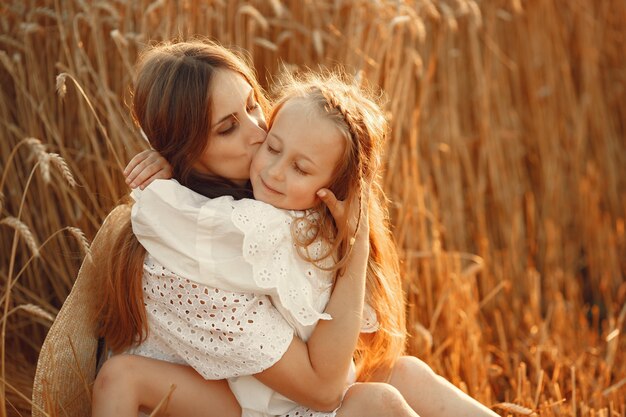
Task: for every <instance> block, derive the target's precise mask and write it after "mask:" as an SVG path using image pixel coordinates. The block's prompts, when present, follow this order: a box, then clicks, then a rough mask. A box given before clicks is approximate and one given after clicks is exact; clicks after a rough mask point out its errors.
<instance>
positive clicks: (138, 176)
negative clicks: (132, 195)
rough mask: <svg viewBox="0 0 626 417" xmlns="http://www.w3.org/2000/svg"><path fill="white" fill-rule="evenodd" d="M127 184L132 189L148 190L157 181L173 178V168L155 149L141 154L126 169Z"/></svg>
mask: <svg viewBox="0 0 626 417" xmlns="http://www.w3.org/2000/svg"><path fill="white" fill-rule="evenodd" d="M124 176H126V184H128V185H129V186H130V188H135V187H139V188H140V189H142V190H143V189H144V188H146V187H147V186H148V185H149V184H150V183H151V182H152V181H154V180H156V179H164V180H169V179H170V178H172V167H171V166H170V164H169V162H167V160H166V159H165V158H163V157H162V156H161V154H160V153H158V152H157V151H155V150H153V149H147V150H145V151H143V152H139V153H138V154H137V155H135V156H134V157H133V159H131V160H130V162H129V163H128V165H126V168H124Z"/></svg>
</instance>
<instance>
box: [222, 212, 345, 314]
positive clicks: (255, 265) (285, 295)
mask: <svg viewBox="0 0 626 417" xmlns="http://www.w3.org/2000/svg"><path fill="white" fill-rule="evenodd" d="M302 215H303V213H302V212H293V211H292V212H288V211H285V210H280V209H277V208H275V207H273V206H271V205H269V204H265V203H262V202H259V201H255V200H241V201H238V202H237V205H235V206H234V208H233V211H232V215H231V219H232V221H233V224H234V225H235V226H236V227H237V228H238V229H239V230H241V232H242V233H243V258H244V260H245V261H246V262H247V263H248V264H250V265H251V266H252V278H253V279H254V281H255V283H256V284H257V285H258V286H259V287H260V288H264V289H267V288H273V289H275V290H276V291H277V293H278V298H279V300H280V302H281V304H282V305H283V306H284V307H285V308H286V309H287V310H288V311H290V312H291V313H292V314H293V315H294V317H295V319H296V320H297V321H298V322H299V323H300V324H302V325H305V326H307V325H311V324H315V323H316V322H317V321H318V320H320V319H322V320H330V319H331V317H330V315H328V314H326V313H322V311H323V310H324V308H325V305H326V301H327V300H328V299H327V298H326V299H325V300H324V303H323V305H320V303H318V302H317V298H318V297H316V296H317V295H318V294H312V291H313V292H314V293H315V292H316V291H315V290H316V289H317V288H316V287H319V286H320V285H323V286H328V285H332V282H333V276H334V272H333V271H323V270H321V269H319V268H317V267H316V266H315V265H313V264H312V263H310V262H308V261H306V260H304V259H302V257H301V256H300V255H299V254H298V249H297V246H296V244H295V243H294V242H293V238H294V237H293V234H292V229H291V228H292V222H293V221H298V220H297V219H298V217H301V216H302ZM296 226H297V227H296V230H295V232H296V234H297V233H304V231H303V227H302V222H298V223H297V224H296ZM325 249H326V245H324V244H323V243H322V242H321V241H320V240H317V241H315V242H313V243H312V244H311V245H309V247H308V255H309V256H310V257H311V258H312V259H313V260H319V259H321V258H322V255H323V254H324V250H325ZM332 263H333V260H332V258H330V257H329V258H327V259H324V260H323V261H322V265H321V266H323V267H325V268H329V267H331V266H332ZM312 295H315V296H312Z"/></svg>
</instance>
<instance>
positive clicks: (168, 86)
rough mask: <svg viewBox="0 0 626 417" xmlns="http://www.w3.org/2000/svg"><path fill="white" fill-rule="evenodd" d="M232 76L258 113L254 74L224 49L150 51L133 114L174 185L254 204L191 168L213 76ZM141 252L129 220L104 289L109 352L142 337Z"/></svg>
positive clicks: (102, 326)
mask: <svg viewBox="0 0 626 417" xmlns="http://www.w3.org/2000/svg"><path fill="white" fill-rule="evenodd" d="M218 70H230V71H234V72H236V73H238V74H240V75H241V76H242V77H244V78H245V79H246V81H247V82H248V83H249V84H250V85H251V86H252V88H253V90H254V93H255V99H256V100H257V102H258V103H259V105H260V106H261V108H262V110H263V111H267V109H268V102H267V99H266V98H265V95H264V93H263V91H262V89H261V88H260V86H259V84H258V82H257V81H256V78H255V76H254V73H253V71H252V70H251V68H250V66H249V65H247V64H246V62H245V61H244V60H243V59H242V58H241V57H239V56H237V55H236V54H234V53H233V52H231V51H229V50H228V49H226V48H224V47H222V46H220V45H218V44H215V43H211V42H207V41H188V42H179V43H163V44H160V45H157V46H154V47H151V48H149V49H148V50H147V51H146V52H144V53H143V54H142V56H141V57H140V60H139V63H138V72H137V74H138V75H137V80H136V82H135V86H134V91H133V100H132V114H133V117H134V119H135V121H136V123H137V124H138V125H139V127H140V128H141V129H142V130H143V132H144V133H145V135H146V137H147V138H148V141H149V142H150V145H151V146H152V148H153V149H155V150H156V151H158V152H159V153H160V154H161V155H162V156H163V157H164V158H165V159H167V161H168V162H169V164H170V165H171V166H172V169H173V178H175V179H176V180H178V182H180V183H181V184H182V185H184V186H186V187H188V188H190V189H192V190H194V191H196V192H198V193H200V194H203V195H205V196H207V197H218V196H223V195H231V196H233V197H234V198H235V199H240V198H244V197H250V198H251V197H252V192H251V189H250V187H249V186H247V187H241V186H238V185H236V184H235V183H233V182H232V181H230V180H228V179H226V178H221V177H216V176H212V175H207V174H202V173H200V172H198V171H196V170H195V169H194V168H193V165H194V163H195V162H196V160H197V158H198V157H199V156H200V155H202V153H203V151H204V150H205V147H206V146H207V145H208V138H209V136H210V130H211V112H212V102H211V94H210V92H211V83H212V80H213V77H214V75H215V72H216V71H218ZM144 257H145V249H144V248H143V247H142V246H141V245H140V244H139V242H138V240H137V238H136V237H135V235H134V234H133V231H132V226H131V222H130V218H129V219H128V220H127V224H125V225H124V228H123V230H122V231H121V233H120V234H119V236H118V237H117V239H116V241H115V242H114V246H113V251H112V253H111V258H110V261H109V262H108V265H107V268H106V270H104V271H102V273H103V274H104V275H105V276H104V277H103V279H101V280H100V282H102V298H101V300H99V301H100V305H99V314H98V319H99V322H98V333H99V336H100V337H103V338H104V339H105V341H106V343H107V346H108V347H109V348H110V349H112V350H113V351H114V352H120V351H123V350H125V349H128V348H129V347H131V346H132V345H134V344H138V343H141V342H142V341H143V340H144V339H145V338H146V336H147V329H148V328H147V322H146V312H145V307H144V303H143V292H142V283H141V280H142V275H143V261H144Z"/></svg>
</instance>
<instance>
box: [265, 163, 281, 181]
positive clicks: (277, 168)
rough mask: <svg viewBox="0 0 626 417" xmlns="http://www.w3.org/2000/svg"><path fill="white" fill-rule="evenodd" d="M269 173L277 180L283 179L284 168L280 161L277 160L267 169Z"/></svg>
mask: <svg viewBox="0 0 626 417" xmlns="http://www.w3.org/2000/svg"><path fill="white" fill-rule="evenodd" d="M267 173H268V174H269V176H270V177H271V178H274V179H275V180H277V181H282V180H283V177H284V176H283V168H282V166H281V164H280V161H276V162H275V163H274V164H272V165H270V167H269V168H268V169H267Z"/></svg>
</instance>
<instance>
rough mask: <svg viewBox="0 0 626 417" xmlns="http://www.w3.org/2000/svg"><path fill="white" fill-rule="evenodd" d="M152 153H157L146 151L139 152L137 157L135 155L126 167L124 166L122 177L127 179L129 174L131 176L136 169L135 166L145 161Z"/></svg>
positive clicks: (150, 150)
mask: <svg viewBox="0 0 626 417" xmlns="http://www.w3.org/2000/svg"><path fill="white" fill-rule="evenodd" d="M153 153H157V152H156V151H154V150H152V149H146V150H145V151H141V152H139V153H138V154H137V155H135V156H134V157H133V159H131V160H130V162H129V163H128V165H126V168H124V175H125V176H126V177H128V176H129V174H131V173H132V171H133V170H134V169H135V168H136V167H137V165H139V164H140V163H142V162H143V161H145V160H146V159H147V158H148V157H150V155H151V154H153Z"/></svg>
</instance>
